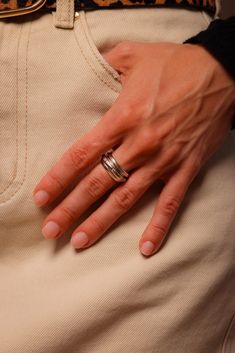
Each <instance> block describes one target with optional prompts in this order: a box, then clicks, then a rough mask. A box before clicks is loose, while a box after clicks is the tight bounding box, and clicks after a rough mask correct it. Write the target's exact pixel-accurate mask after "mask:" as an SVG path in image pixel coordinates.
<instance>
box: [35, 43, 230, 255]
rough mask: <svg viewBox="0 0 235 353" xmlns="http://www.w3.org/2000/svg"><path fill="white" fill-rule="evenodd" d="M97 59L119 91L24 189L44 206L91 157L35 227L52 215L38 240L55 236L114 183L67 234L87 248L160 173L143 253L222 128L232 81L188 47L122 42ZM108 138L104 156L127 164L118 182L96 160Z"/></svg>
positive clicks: (161, 233) (157, 242)
mask: <svg viewBox="0 0 235 353" xmlns="http://www.w3.org/2000/svg"><path fill="white" fill-rule="evenodd" d="M104 57H105V59H106V60H107V61H108V62H109V63H110V65H111V66H113V67H114V69H116V70H117V71H118V72H119V74H120V77H121V82H122V91H121V93H120V95H119V96H118V98H117V99H116V101H115V102H114V104H113V105H112V107H111V108H110V109H109V110H108V111H107V112H106V113H105V114H104V116H103V117H102V118H101V119H100V121H99V123H98V124H97V125H96V126H95V127H94V128H93V129H92V130H90V131H89V132H88V133H87V134H86V135H85V136H83V137H82V138H81V139H79V140H78V141H75V143H74V144H73V145H71V146H70V147H69V148H68V149H67V150H66V151H65V153H64V154H63V155H62V157H61V159H60V160H59V161H58V162H57V163H56V164H55V165H54V166H53V167H52V168H51V169H50V170H49V171H48V172H47V174H46V175H45V176H43V178H42V179H41V180H40V182H39V183H38V184H37V186H36V187H35V189H34V192H33V194H34V196H35V194H36V192H38V191H39V190H42V191H43V192H42V193H39V194H38V195H40V194H41V200H40V198H39V197H37V198H36V197H35V202H36V204H37V205H38V206H42V205H48V204H49V203H51V202H52V201H53V200H54V199H55V198H56V197H58V196H59V195H60V194H61V192H62V191H63V190H64V189H65V188H66V187H68V186H69V185H70V184H71V183H72V182H73V181H74V179H75V177H77V176H79V175H81V173H82V172H84V171H86V170H87V169H88V168H89V167H90V166H91V165H92V164H95V163H96V166H95V167H94V168H93V169H92V170H91V171H89V172H88V173H87V174H86V175H85V176H84V177H83V178H82V180H81V181H80V182H79V183H78V184H77V185H76V187H75V188H74V189H73V190H72V191H71V193H70V194H69V195H68V196H66V198H65V199H64V200H63V201H62V202H61V203H60V204H59V205H58V206H57V207H56V208H55V209H54V210H53V211H52V212H51V213H50V214H49V215H48V216H47V217H46V219H45V220H44V222H43V225H42V226H43V227H44V226H45V225H46V223H47V222H48V221H52V222H51V223H49V225H48V226H46V227H45V228H44V229H43V234H44V236H45V237H46V238H55V237H58V236H61V235H62V234H63V233H64V232H65V231H66V230H67V229H68V228H69V227H70V226H72V224H73V223H74V222H75V221H76V220H77V219H78V218H79V217H80V215H81V214H82V213H83V212H84V211H85V210H86V209H87V208H88V207H89V206H90V205H92V204H93V203H94V202H95V201H97V200H98V199H100V198H101V196H103V195H104V194H105V193H106V192H107V191H108V190H110V189H111V188H112V187H113V186H116V188H114V190H113V191H112V192H111V193H110V195H109V196H108V198H107V199H106V200H105V201H104V203H103V204H102V205H101V206H100V207H98V208H97V209H96V210H95V211H94V212H93V213H92V214H91V215H90V216H89V217H88V218H87V219H86V220H85V221H84V222H83V223H82V224H80V225H79V226H78V227H77V229H76V230H75V231H74V232H73V234H72V238H71V243H72V244H73V246H74V247H76V248H80V247H83V248H87V247H89V246H90V245H92V244H93V243H95V242H96V241H97V240H98V239H99V238H100V237H101V236H102V235H103V234H104V233H105V232H106V231H107V230H108V229H109V228H110V226H111V225H112V224H113V223H114V222H115V221H116V220H117V219H118V218H119V217H121V216H122V215H123V214H124V213H126V212H127V211H128V210H129V209H130V208H131V207H132V206H133V205H134V204H135V203H136V201H137V200H138V199H139V198H140V197H141V196H142V195H143V193H144V192H145V191H146V190H147V189H148V188H149V187H150V186H151V185H152V184H153V183H154V182H155V181H156V180H157V179H162V180H163V181H164V182H165V185H164V188H163V190H162V192H161V194H160V197H159V199H158V201H157V204H156V208H155V210H154V213H153V216H152V219H151V220H150V223H149V224H148V225H147V227H146V229H145V231H144V233H143V234H142V237H141V239H140V241H139V248H140V250H141V252H142V253H143V254H145V255H150V254H153V253H155V252H156V251H157V250H158V249H159V247H160V246H161V243H162V241H163V239H164V237H165V236H166V234H167V232H168V230H169V228H170V225H171V223H172V221H173V219H174V217H175V215H176V213H177V211H178V209H179V207H180V205H181V203H182V201H183V198H184V195H185V193H186V191H187V189H188V187H189V185H190V183H191V182H192V180H193V179H194V178H195V176H196V175H197V174H198V172H199V171H200V169H201V167H202V165H203V164H204V163H205V162H206V161H207V160H208V158H209V157H210V156H211V155H212V154H213V153H214V152H215V151H216V150H217V149H218V148H219V146H220V145H221V144H222V142H223V141H224V139H225V138H226V136H227V134H228V131H229V130H230V128H231V124H232V118H233V113H234V102H235V84H234V81H233V80H232V79H231V78H230V77H229V75H228V74H227V73H226V72H225V70H224V69H223V68H222V66H221V65H220V64H219V63H218V62H217V61H216V60H215V59H214V58H213V57H212V56H211V55H210V54H209V53H208V52H207V51H206V50H205V49H204V48H203V47H200V46H196V45H191V44H174V43H140V42H121V43H119V44H118V45H117V46H115V47H114V48H113V49H112V50H111V51H109V52H108V53H106V54H105V55H104ZM114 146H115V152H114V153H113V156H114V157H115V158H116V159H117V161H118V162H119V164H120V165H121V166H122V167H123V168H124V169H125V170H127V171H130V177H129V179H128V180H127V181H126V182H125V183H124V184H121V185H120V184H118V185H117V182H115V181H113V180H112V179H111V177H110V176H109V175H108V173H107V172H106V171H105V170H104V168H103V166H102V165H101V164H97V162H98V161H99V160H100V157H101V155H102V154H103V153H105V152H106V151H107V150H109V149H110V148H112V147H114ZM46 193H47V194H46ZM43 200H44V201H43ZM43 202H44V203H43ZM55 223H56V224H57V225H56V224H55ZM76 233H79V234H80V241H79V237H78V238H77V236H75V234H76Z"/></svg>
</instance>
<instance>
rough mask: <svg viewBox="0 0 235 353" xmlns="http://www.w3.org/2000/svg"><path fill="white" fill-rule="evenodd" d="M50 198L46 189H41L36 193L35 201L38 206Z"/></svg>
mask: <svg viewBox="0 0 235 353" xmlns="http://www.w3.org/2000/svg"><path fill="white" fill-rule="evenodd" d="M48 200H49V195H48V193H47V192H46V191H44V190H40V191H38V192H36V194H35V195H34V201H35V203H36V205H37V206H42V205H44V203H46V202H47V201H48Z"/></svg>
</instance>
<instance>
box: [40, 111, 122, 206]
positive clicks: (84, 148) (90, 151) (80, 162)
mask: <svg viewBox="0 0 235 353" xmlns="http://www.w3.org/2000/svg"><path fill="white" fill-rule="evenodd" d="M110 115H112V111H111V110H109V111H108V112H106V114H105V115H104V118H105V119H104V120H106V118H108V119H109V118H110ZM104 120H103V121H102V120H100V121H99V123H98V124H97V125H96V126H95V127H94V128H93V129H91V130H90V131H89V132H88V133H87V134H86V135H84V136H83V137H82V138H81V139H79V140H78V141H76V142H75V143H74V144H73V145H71V146H70V147H69V148H68V149H67V150H66V151H65V152H64V154H63V155H62V157H61V158H60V159H59V161H57V162H56V164H55V165H54V166H53V167H52V168H51V169H50V170H49V171H48V172H47V173H46V174H45V175H44V176H43V177H42V179H41V180H40V181H39V183H38V184H37V185H36V187H35V188H34V190H33V197H34V201H35V203H36V205H37V206H42V205H45V204H48V203H49V202H51V201H53V200H54V199H55V198H56V197H57V196H58V195H59V194H61V193H62V191H64V190H65V188H66V187H67V186H68V185H69V184H70V183H71V182H72V181H73V180H74V179H75V177H77V176H79V174H80V173H82V172H83V171H84V170H86V169H87V168H88V167H90V166H91V165H92V164H93V163H95V162H96V161H97V160H98V159H99V158H100V157H101V155H102V153H105V152H106V151H107V150H109V149H110V148H111V147H113V146H114V145H115V144H117V143H118V139H120V134H119V133H118V131H116V129H115V130H114V129H113V124H107V123H104ZM115 131H116V133H114V132H115Z"/></svg>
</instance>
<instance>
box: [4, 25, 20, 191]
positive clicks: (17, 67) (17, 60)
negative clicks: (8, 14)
mask: <svg viewBox="0 0 235 353" xmlns="http://www.w3.org/2000/svg"><path fill="white" fill-rule="evenodd" d="M21 34H22V25H21V26H20V31H19V36H18V40H17V49H16V53H17V54H16V109H15V114H16V119H15V122H16V126H17V132H16V161H15V163H14V174H13V177H12V179H11V180H10V182H9V183H8V185H7V186H6V187H5V188H4V189H3V190H1V191H0V195H2V194H4V193H5V191H7V190H8V189H9V188H10V186H11V185H12V184H13V182H14V180H15V178H16V176H17V169H18V148H19V145H18V142H19V140H18V138H17V136H18V131H19V130H18V128H19V119H18V99H19V89H18V70H19V44H20V38H21Z"/></svg>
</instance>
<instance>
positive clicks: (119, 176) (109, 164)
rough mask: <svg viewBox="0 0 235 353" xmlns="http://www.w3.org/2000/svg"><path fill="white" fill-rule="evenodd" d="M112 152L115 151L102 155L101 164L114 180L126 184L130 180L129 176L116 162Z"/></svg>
mask: <svg viewBox="0 0 235 353" xmlns="http://www.w3.org/2000/svg"><path fill="white" fill-rule="evenodd" d="M112 152H113V151H108V152H106V153H105V154H103V155H102V157H101V164H102V166H103V167H104V169H105V170H106V171H107V172H108V173H109V175H110V176H111V178H112V179H113V180H115V181H118V182H125V181H126V180H127V179H128V177H129V174H128V173H127V172H126V171H125V170H124V169H123V168H122V167H121V166H120V164H119V163H118V162H117V161H116V159H115V158H114V157H113V155H112Z"/></svg>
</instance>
